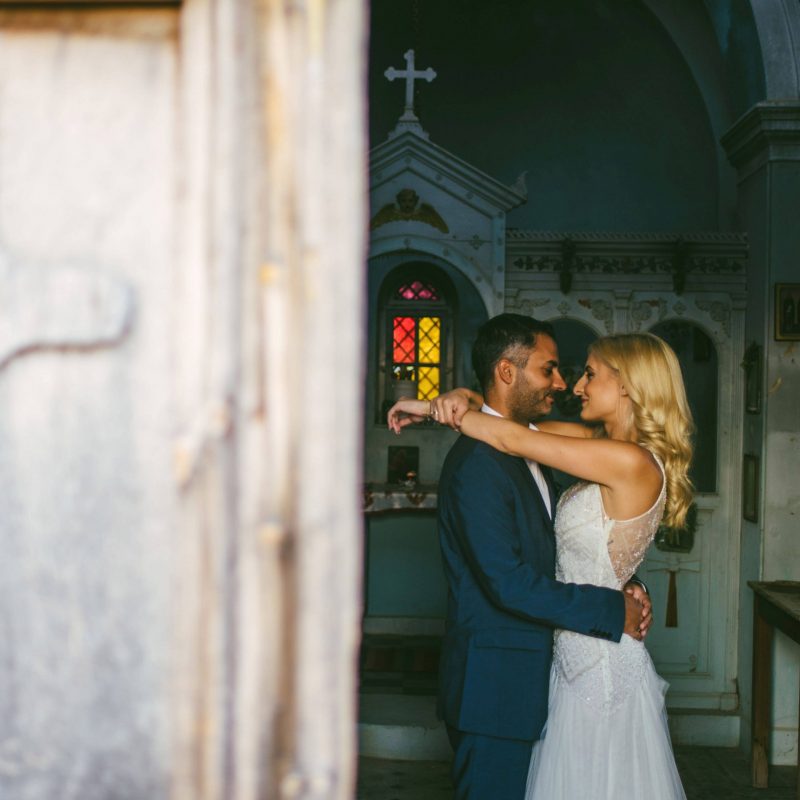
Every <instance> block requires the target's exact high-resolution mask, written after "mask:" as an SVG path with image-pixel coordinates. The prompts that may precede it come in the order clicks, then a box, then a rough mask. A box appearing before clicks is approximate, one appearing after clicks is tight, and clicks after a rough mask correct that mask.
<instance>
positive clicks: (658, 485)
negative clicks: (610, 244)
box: [389, 334, 692, 800]
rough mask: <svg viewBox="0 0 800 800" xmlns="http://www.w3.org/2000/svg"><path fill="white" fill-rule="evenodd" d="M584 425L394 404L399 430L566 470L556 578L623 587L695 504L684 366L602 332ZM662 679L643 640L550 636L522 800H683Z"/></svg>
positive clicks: (650, 340) (449, 405)
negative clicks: (539, 728) (451, 434)
mask: <svg viewBox="0 0 800 800" xmlns="http://www.w3.org/2000/svg"><path fill="white" fill-rule="evenodd" d="M574 393H575V394H576V395H577V396H578V397H579V398H580V399H581V404H582V410H581V419H582V420H583V421H584V422H586V423H590V425H588V426H587V425H581V424H575V423H566V422H554V421H553V422H545V421H543V422H541V423H537V426H538V430H531V429H529V428H526V427H524V426H522V425H519V424H518V423H516V422H512V421H511V420H507V419H503V418H500V417H495V416H491V415H489V414H482V413H477V412H478V410H479V409H480V408H481V405H482V403H483V398H482V397H481V396H480V395H478V394H477V393H475V392H472V391H470V390H468V389H455V390H453V391H452V392H448V393H447V394H444V395H441V396H439V397H437V398H436V399H435V400H433V401H431V403H430V405H429V404H428V402H427V401H419V400H401V401H398V403H397V404H396V405H395V406H394V407H393V408H392V409H391V410H390V412H389V426H390V427H391V428H392V429H393V430H394V431H395V432H398V433H399V431H400V429H401V428H402V427H405V426H406V425H408V424H411V423H412V422H416V421H419V420H420V419H421V418H422V417H424V416H432V417H434V419H436V420H437V421H438V422H440V423H442V424H445V425H450V426H451V427H453V428H455V429H457V430H460V431H461V432H462V433H464V434H466V435H467V436H470V437H473V438H476V439H480V440H482V441H484V442H486V443H487V444H489V445H491V446H492V447H494V448H496V449H497V450H500V451H501V452H504V453H508V454H511V455H515V456H521V457H524V458H528V459H532V460H535V461H538V462H540V463H543V464H547V465H549V466H551V467H555V468H556V469H559V470H562V471H564V472H567V473H570V474H572V475H575V476H576V477H578V478H580V479H582V480H581V482H579V483H576V484H574V485H573V486H571V487H570V488H569V489H568V490H567V491H566V492H565V493H564V495H563V496H562V497H561V499H560V501H559V503H558V507H557V513H556V519H555V531H556V547H557V557H556V578H557V579H558V580H559V581H564V582H574V583H591V584H595V585H597V586H607V587H609V588H613V589H621V588H622V587H623V586H625V584H626V583H627V582H628V580H629V578H630V577H631V576H632V575H633V574H634V572H635V571H636V569H637V567H638V566H639V565H640V564H641V563H642V560H643V559H644V556H645V553H646V551H647V548H648V546H649V545H650V543H651V542H652V540H653V537H654V536H655V533H656V530H657V529H658V527H659V525H660V524H661V522H662V521H663V522H664V523H665V524H666V525H668V526H670V527H681V526H682V525H683V524H684V522H685V519H686V514H687V511H688V509H689V506H690V504H691V502H692V491H691V484H690V482H689V478H688V474H687V473H688V467H689V461H690V459H691V446H690V443H689V435H690V432H691V429H692V422H691V414H690V411H689V408H688V404H687V402H686V394H685V391H684V387H683V380H682V377H681V371H680V366H679V364H678V360H677V358H676V357H675V354H674V353H673V351H672V350H671V349H670V347H669V346H668V345H667V344H666V343H665V342H663V341H662V340H661V339H659V338H658V337H656V336H653V335H651V334H622V335H616V336H608V337H605V338H602V339H598V340H597V341H596V342H594V343H593V344H592V345H591V347H590V349H589V355H588V358H587V362H586V368H585V372H584V374H583V375H582V377H581V378H580V380H579V381H578V383H577V384H576V385H575V388H574ZM666 689H667V684H666V683H665V682H664V681H663V680H662V679H661V678H659V676H658V675H657V674H656V672H655V669H654V667H653V662H652V661H651V659H650V656H649V654H648V652H647V650H646V649H645V647H644V645H643V644H642V642H641V641H637V640H635V639H633V638H631V637H629V636H627V635H624V636H623V637H622V641H621V642H620V643H619V644H617V643H615V642H609V641H606V640H602V639H597V638H592V637H588V636H583V635H580V634H577V633H573V632H571V631H566V630H561V631H557V632H556V638H555V649H554V655H553V665H552V669H551V676H550V698H549V708H548V718H547V723H546V725H545V729H544V733H543V736H542V737H541V738H540V740H539V741H538V742H537V743H536V744H535V746H534V749H533V753H532V756H531V763H530V769H529V773H528V781H527V788H526V792H525V798H526V800H531V799H535V800H550V799H551V798H563V799H564V800H567V799H568V798H576V799H577V798H586V797H591V798H595V799H596V800H601V799H602V798H609V799H610V798H616V797H647V798H648V800H656V799H657V798H664V799H665V800H667V799H668V800H672V799H673V798H685V794H684V792H683V788H682V786H681V782H680V777H679V776H678V772H677V768H676V766H675V760H674V756H673V754H672V748H671V744H670V739H669V732H668V729H667V718H666V710H665V705H664V695H665V692H666Z"/></svg>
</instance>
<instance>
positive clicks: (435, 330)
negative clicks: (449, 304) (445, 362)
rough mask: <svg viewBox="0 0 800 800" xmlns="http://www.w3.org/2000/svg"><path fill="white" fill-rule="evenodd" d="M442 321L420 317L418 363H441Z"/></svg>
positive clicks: (435, 318)
mask: <svg viewBox="0 0 800 800" xmlns="http://www.w3.org/2000/svg"><path fill="white" fill-rule="evenodd" d="M441 340H442V320H441V318H440V317H422V318H421V319H420V321H419V362H420V364H438V363H439V362H440V361H441Z"/></svg>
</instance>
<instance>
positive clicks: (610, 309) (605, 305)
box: [578, 298, 614, 333]
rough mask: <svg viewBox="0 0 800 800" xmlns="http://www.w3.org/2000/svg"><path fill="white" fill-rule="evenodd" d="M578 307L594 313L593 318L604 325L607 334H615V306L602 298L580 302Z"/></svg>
mask: <svg viewBox="0 0 800 800" xmlns="http://www.w3.org/2000/svg"><path fill="white" fill-rule="evenodd" d="M578 305H581V306H583V307H584V308H588V309H589V311H591V312H592V316H593V317H594V318H595V319H596V320H599V321H600V322H602V323H603V325H604V326H605V329H606V333H613V332H614V306H613V305H612V304H611V303H610V302H609V301H608V300H603V299H602V298H595V299H594V300H587V299H583V300H578Z"/></svg>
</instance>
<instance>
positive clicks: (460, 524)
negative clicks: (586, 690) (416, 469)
mask: <svg viewBox="0 0 800 800" xmlns="http://www.w3.org/2000/svg"><path fill="white" fill-rule="evenodd" d="M498 457H500V454H497V453H495V452H494V451H492V450H490V449H488V448H485V449H484V448H477V449H476V451H473V453H472V454H471V456H470V457H469V458H468V459H466V460H465V461H464V462H462V464H461V465H459V467H458V469H457V470H456V471H455V472H454V473H452V474H451V476H450V480H449V481H448V484H449V485H448V490H447V495H446V496H445V497H442V498H440V502H442V503H443V504H444V505H445V508H444V509H442V511H443V513H444V515H445V516H446V517H447V524H448V525H449V526H450V528H451V530H452V531H453V533H454V535H455V536H456V537H457V538H458V540H459V544H460V546H461V548H462V550H463V552H464V554H465V556H466V558H467V560H468V561H469V563H470V566H471V567H472V570H473V573H474V574H475V575H476V577H477V579H478V581H479V583H480V584H481V586H482V588H483V589H484V591H485V592H486V594H487V595H488V596H489V598H490V599H491V600H492V602H494V603H495V604H496V605H497V606H499V607H501V608H502V609H504V610H505V611H507V612H509V613H512V614H516V615H518V616H521V617H524V618H526V619H529V620H531V621H534V622H538V623H543V624H546V625H549V626H552V627H558V628H567V629H569V630H573V631H577V632H578V633H584V634H587V635H590V636H597V637H600V638H604V639H610V640H613V641H619V640H620V638H621V637H622V633H623V630H625V631H627V632H628V633H635V632H636V628H638V625H639V622H640V620H639V618H638V615H637V614H636V612H635V609H632V608H631V606H635V605H637V604H635V602H634V601H633V600H626V596H625V595H624V594H623V593H622V592H619V591H616V590H613V589H608V588H605V587H598V586H591V585H588V584H583V585H579V584H572V583H560V582H559V581H556V580H554V579H552V578H550V577H548V576H547V575H546V574H544V573H543V572H542V571H541V570H540V569H538V568H537V566H536V565H533V564H531V563H529V562H527V561H523V560H522V557H521V552H520V540H519V532H518V527H519V526H518V523H517V520H516V519H515V515H514V503H515V490H514V487H513V482H512V480H511V478H510V477H509V475H508V473H507V472H506V470H505V469H504V468H503V467H502V466H501V464H500V463H499V461H498ZM626 611H627V612H628V613H627V617H628V620H627V622H628V626H627V627H626ZM628 628H630V630H629V629H628Z"/></svg>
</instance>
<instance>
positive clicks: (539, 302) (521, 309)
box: [506, 292, 550, 316]
mask: <svg viewBox="0 0 800 800" xmlns="http://www.w3.org/2000/svg"><path fill="white" fill-rule="evenodd" d="M510 294H511V293H510V292H509V295H508V296H507V298H506V299H507V302H506V311H514V312H516V313H517V314H528V315H530V316H536V314H535V311H536V309H537V308H541V307H542V306H546V305H547V304H548V303H549V302H550V298H549V297H533V298H530V299H527V298H526V299H524V300H519V299H517V298H516V297H511V296H510Z"/></svg>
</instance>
